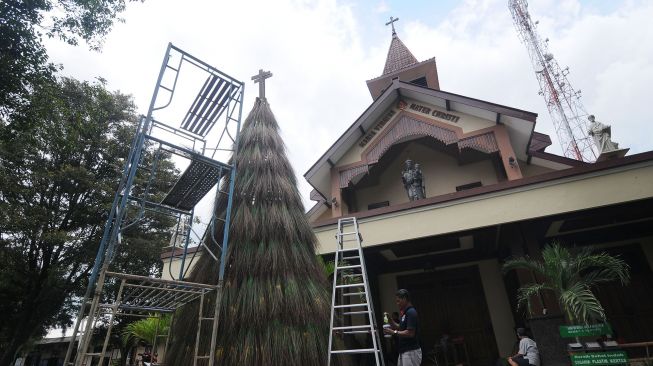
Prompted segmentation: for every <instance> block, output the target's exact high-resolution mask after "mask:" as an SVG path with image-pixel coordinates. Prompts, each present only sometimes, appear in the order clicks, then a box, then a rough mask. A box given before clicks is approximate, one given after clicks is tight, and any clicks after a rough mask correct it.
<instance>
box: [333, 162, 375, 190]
mask: <svg viewBox="0 0 653 366" xmlns="http://www.w3.org/2000/svg"><path fill="white" fill-rule="evenodd" d="M368 171H369V165H367V164H364V165H358V166H354V167H350V168H347V169H344V170H341V171H340V185H339V186H340V188H347V187H348V186H349V183H350V182H351V180H352V179H354V177H356V176H358V175H361V174H367V172H368Z"/></svg>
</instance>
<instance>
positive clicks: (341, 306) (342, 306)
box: [334, 302, 369, 309]
mask: <svg viewBox="0 0 653 366" xmlns="http://www.w3.org/2000/svg"><path fill="white" fill-rule="evenodd" d="M359 306H369V305H368V303H366V302H364V303H361V304H348V305H336V306H334V308H336V309H344V308H357V307H359Z"/></svg>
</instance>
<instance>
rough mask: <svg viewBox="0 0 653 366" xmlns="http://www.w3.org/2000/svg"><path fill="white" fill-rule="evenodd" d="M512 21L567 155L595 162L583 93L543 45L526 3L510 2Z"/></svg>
mask: <svg viewBox="0 0 653 366" xmlns="http://www.w3.org/2000/svg"><path fill="white" fill-rule="evenodd" d="M509 7H510V12H511V13H512V19H513V21H514V23H515V28H517V33H519V38H520V39H521V41H522V42H523V43H524V44H525V45H526V49H527V50H528V54H529V56H530V57H531V63H532V64H533V68H534V69H535V76H536V77H537V81H538V82H539V83H540V92H539V94H540V95H542V96H543V97H544V102H545V103H546V107H547V108H548V110H549V114H550V115H551V120H552V121H553V125H554V127H555V129H556V134H557V135H558V140H559V141H560V145H561V146H562V152H563V154H564V156H566V157H568V158H572V159H576V160H580V161H585V162H593V161H595V160H596V158H597V157H598V153H597V151H596V148H595V146H594V144H593V142H592V140H591V138H590V137H589V136H588V135H587V128H588V124H587V122H586V120H587V112H586V111H585V108H584V107H583V104H582V103H581V101H580V96H581V93H580V90H578V91H576V90H574V88H573V87H572V86H571V83H570V82H569V80H568V79H567V75H568V74H569V67H566V68H564V69H561V68H560V66H559V65H558V62H557V61H556V59H555V58H553V55H552V54H551V53H550V52H549V51H548V48H547V42H548V41H549V39H548V38H547V39H546V40H545V41H544V42H542V40H541V39H540V37H539V35H538V34H537V32H536V29H535V26H536V25H537V23H538V22H535V23H533V21H532V20H531V16H530V15H529V14H528V2H527V1H526V0H509Z"/></svg>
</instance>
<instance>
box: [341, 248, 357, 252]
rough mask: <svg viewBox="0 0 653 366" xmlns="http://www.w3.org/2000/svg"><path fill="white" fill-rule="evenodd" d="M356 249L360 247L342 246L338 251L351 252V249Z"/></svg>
mask: <svg viewBox="0 0 653 366" xmlns="http://www.w3.org/2000/svg"><path fill="white" fill-rule="evenodd" d="M354 250H358V248H340V249H338V250H337V251H338V252H351V251H354Z"/></svg>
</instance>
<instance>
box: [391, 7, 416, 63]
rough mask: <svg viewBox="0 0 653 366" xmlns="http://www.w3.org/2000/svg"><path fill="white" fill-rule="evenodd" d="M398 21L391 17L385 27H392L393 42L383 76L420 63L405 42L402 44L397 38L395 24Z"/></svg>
mask: <svg viewBox="0 0 653 366" xmlns="http://www.w3.org/2000/svg"><path fill="white" fill-rule="evenodd" d="M397 20H399V18H393V17H390V21H389V22H387V23H385V25H392V42H390V48H389V49H388V57H387V58H386V60H385V67H384V68H383V75H386V74H390V73H393V72H395V71H398V70H401V69H403V68H405V67H408V66H412V65H415V64H416V63H418V62H417V59H416V58H415V56H413V54H412V52H410V50H409V49H408V47H406V45H405V44H404V42H402V41H401V39H399V37H398V36H397V31H396V30H395V24H394V23H395V22H396V21H397Z"/></svg>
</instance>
